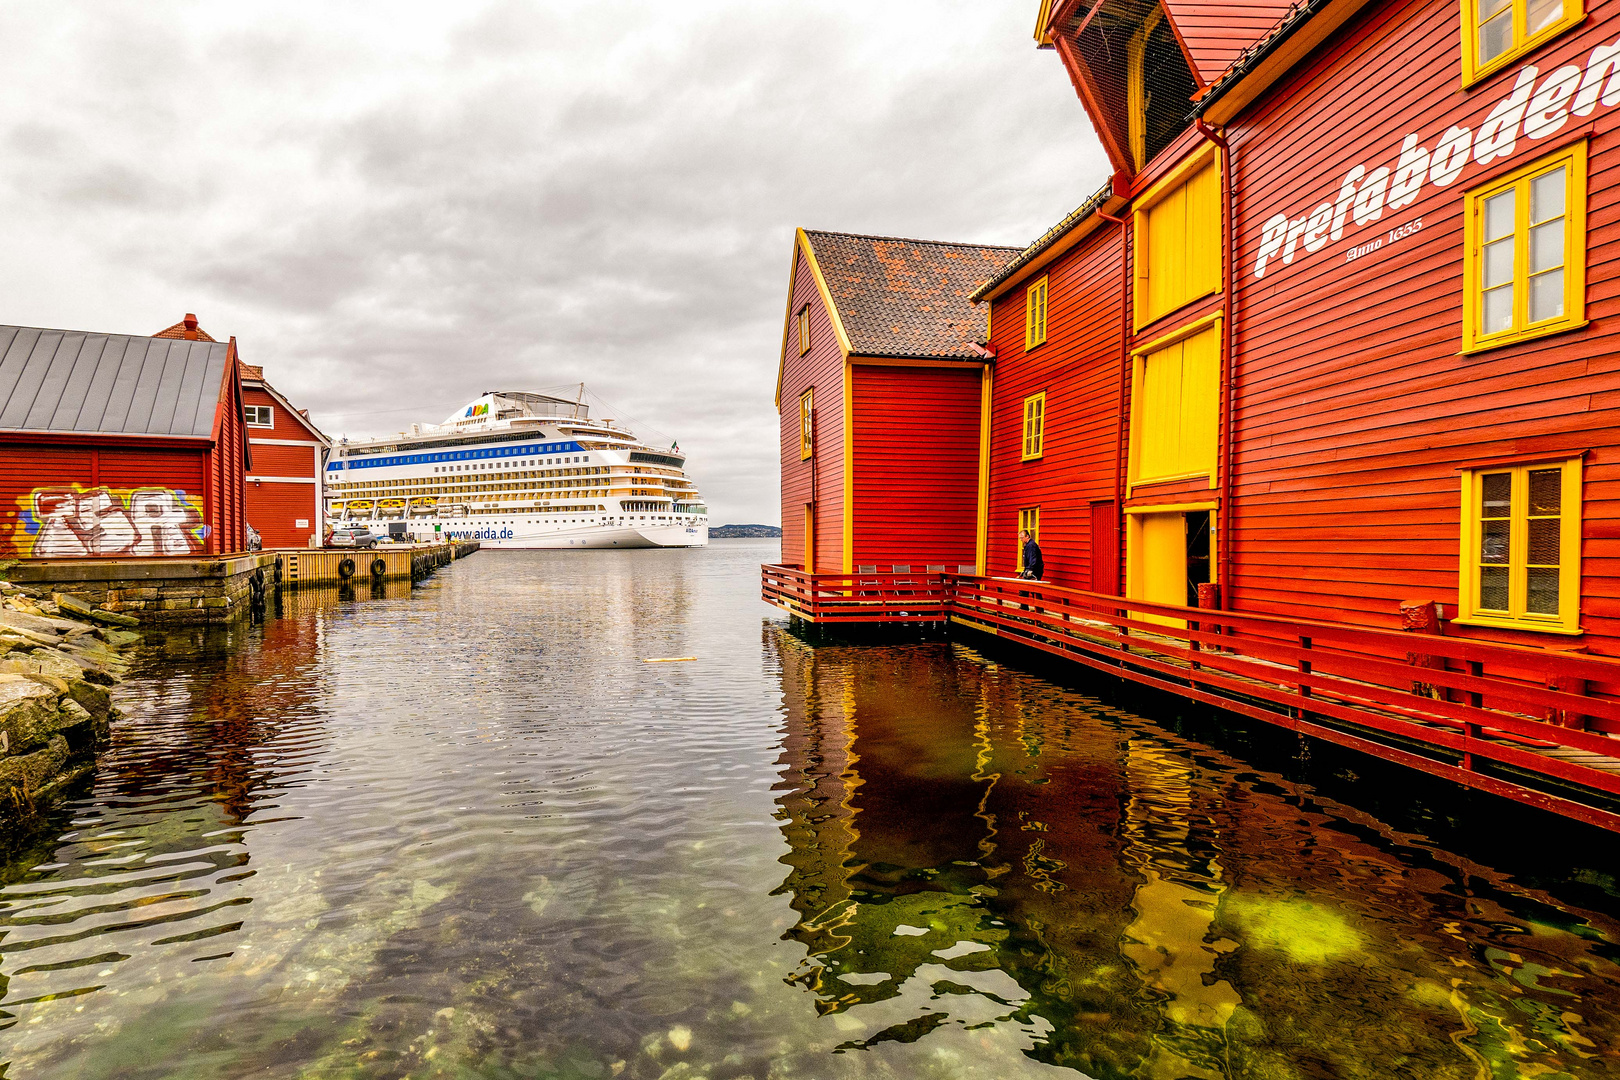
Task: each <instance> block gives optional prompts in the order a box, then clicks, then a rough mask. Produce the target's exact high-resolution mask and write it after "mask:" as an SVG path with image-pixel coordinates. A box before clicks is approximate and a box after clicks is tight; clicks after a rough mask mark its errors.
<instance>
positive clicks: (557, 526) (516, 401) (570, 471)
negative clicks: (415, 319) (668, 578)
mask: <svg viewBox="0 0 1620 1080" xmlns="http://www.w3.org/2000/svg"><path fill="white" fill-rule="evenodd" d="M581 397H582V398H583V394H582V395H581ZM685 464H686V458H685V456H684V455H683V454H682V453H681V452H680V450H679V448H678V447H669V448H660V447H654V446H650V445H648V444H646V443H644V442H642V441H641V440H640V439H638V438H637V437H636V436H635V435H634V434H633V433H632V432H630V431H628V430H626V429H624V428H622V427H619V426H617V425H616V424H615V423H614V422H613V421H612V420H597V419H592V418H591V416H590V406H588V405H586V404H585V403H584V402H583V400H579V401H569V400H567V399H565V398H556V397H549V396H547V395H545V394H531V393H525V392H520V391H494V392H490V393H486V394H484V395H482V396H480V397H479V398H478V399H476V400H475V401H472V402H470V403H469V404H468V405H466V406H465V407H463V408H462V409H460V410H458V411H457V412H456V413H455V414H454V415H452V416H450V417H448V418H447V419H446V420H445V421H444V422H443V423H441V424H437V425H420V424H413V425H411V429H410V430H409V431H407V432H402V433H400V434H399V435H398V436H397V437H395V438H391V439H374V440H371V441H368V442H343V443H341V444H340V445H338V446H337V447H335V448H334V451H333V456H332V458H331V460H330V462H329V463H328V465H327V471H326V500H327V502H326V506H327V513H328V517H329V519H330V520H333V521H360V522H364V523H366V524H368V525H370V526H371V527H372V529H373V531H375V532H378V533H393V534H395V535H400V534H407V535H410V536H413V537H415V538H417V539H433V538H439V539H476V540H479V541H482V543H483V544H484V546H485V547H494V548H566V547H575V548H611V547H622V548H631V547H698V546H702V545H705V544H707V543H708V542H709V518H708V508H707V507H705V506H704V505H703V503H702V500H701V498H700V497H699V495H698V492H697V488H696V487H695V486H694V485H693V483H692V481H691V480H689V479H687V476H686V473H685V471H684V467H685Z"/></svg>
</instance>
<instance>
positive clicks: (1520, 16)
mask: <svg viewBox="0 0 1620 1080" xmlns="http://www.w3.org/2000/svg"><path fill="white" fill-rule="evenodd" d="M1509 6H1510V7H1511V8H1512V9H1513V18H1512V22H1513V44H1511V45H1509V46H1508V48H1507V50H1506V51H1505V52H1503V53H1502V54H1501V55H1500V56H1493V57H1491V58H1490V59H1489V60H1486V61H1483V62H1482V61H1481V60H1480V50H1479V0H1462V84H1463V86H1465V87H1467V86H1472V85H1474V84H1475V83H1477V82H1479V81H1480V80H1481V79H1483V78H1485V77H1486V76H1488V75H1491V74H1494V73H1495V72H1497V71H1500V70H1501V69H1502V68H1504V67H1506V66H1507V65H1508V64H1511V63H1512V62H1513V61H1515V60H1517V59H1518V58H1519V57H1521V56H1523V55H1524V54H1525V53H1528V52H1531V51H1532V50H1534V49H1538V48H1540V47H1541V46H1542V45H1543V44H1545V43H1546V42H1548V41H1551V40H1552V39H1553V38H1555V37H1557V36H1558V35H1560V34H1562V33H1563V32H1564V31H1565V30H1568V29H1570V28H1571V27H1574V26H1576V25H1578V24H1579V23H1581V22H1582V21H1583V20H1584V19H1585V18H1586V3H1585V0H1564V14H1563V15H1562V16H1561V17H1560V18H1558V19H1555V20H1554V21H1553V22H1551V23H1549V24H1548V25H1546V26H1544V27H1542V28H1541V29H1540V30H1537V31H1536V32H1535V33H1533V34H1529V33H1526V30H1527V29H1528V22H1529V13H1530V2H1529V0H1509ZM1495 14H1497V12H1492V15H1495Z"/></svg>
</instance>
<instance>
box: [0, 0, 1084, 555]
mask: <svg viewBox="0 0 1620 1080" xmlns="http://www.w3.org/2000/svg"><path fill="white" fill-rule="evenodd" d="M1038 6H1039V5H1038V3H1037V2H1036V0H990V2H986V0H977V2H951V0H926V2H925V0H917V2H900V0H848V2H846V0H803V2H800V0H765V2H763V3H762V2H758V0H755V2H753V3H727V2H723V0H716V2H708V0H677V2H664V3H651V2H636V3H624V2H618V0H589V2H585V0H578V2H573V3H546V2H540V0H534V2H495V3H471V2H467V0H460V2H457V3H452V4H446V3H434V4H426V3H423V4H414V5H413V4H405V3H387V4H383V3H377V4H361V3H351V4H342V3H336V2H332V0H327V2H323V3H318V4H316V3H310V4H295V3H268V2H240V3H231V4H222V3H218V2H213V0H211V2H208V3H191V4H180V3H161V2H155V0H143V2H142V3H140V4H108V3H89V2H86V3H68V2H65V0H53V2H50V3H33V4H8V5H5V6H4V7H3V8H0V39H3V40H5V41H6V42H7V43H8V45H9V47H8V48H7V50H6V63H7V68H8V71H7V80H6V81H7V93H6V94H5V95H4V96H3V97H0V220H4V222H5V224H6V233H7V238H8V247H9V250H10V252H11V255H10V258H8V259H6V260H5V261H4V262H3V263H0V322H4V323H20V324H23V325H32V326H50V327H61V328H69V329H79V330H100V331H111V332H120V333H142V334H149V333H152V332H154V331H156V330H159V329H161V328H163V327H164V326H167V325H168V324H170V323H172V322H175V321H177V320H178V319H179V318H180V316H181V315H183V314H184V313H185V312H187V311H194V312H196V313H197V315H198V316H199V318H200V319H201V322H202V325H203V328H204V329H206V330H208V331H209V332H210V333H212V334H214V335H215V336H216V337H219V338H221V339H223V338H224V337H226V336H228V335H233V334H234V335H235V336H236V337H237V340H238V344H239V345H240V347H241V350H242V355H243V358H244V359H245V360H246V361H247V362H249V363H254V364H262V365H263V366H264V367H265V369H266V373H267V376H268V377H269V378H270V379H271V381H272V382H274V383H275V384H276V386H277V387H278V388H279V389H281V390H282V391H283V392H284V393H286V394H287V395H288V396H289V397H291V398H292V400H293V401H294V402H295V403H296V404H298V405H300V406H302V407H305V408H308V409H310V410H311V411H312V413H313V415H314V416H315V418H316V420H317V422H319V423H320V425H321V426H322V427H323V429H324V430H326V431H327V432H328V433H329V434H331V435H334V436H336V435H343V434H347V435H349V436H351V437H361V436H367V435H373V434H379V435H380V434H388V433H391V432H393V431H397V430H399V429H400V428H401V427H403V426H404V425H405V424H408V423H410V422H411V421H428V422H437V421H438V420H441V419H443V418H444V417H445V416H446V415H447V414H449V413H450V412H451V411H453V410H454V409H455V407H456V406H457V405H458V404H461V403H463V402H464V401H466V400H467V399H470V398H472V397H474V396H476V395H477V394H479V393H481V392H483V391H485V390H490V389H544V388H549V387H559V386H563V385H566V384H570V383H578V382H581V381H583V382H585V383H587V384H588V386H589V388H590V390H591V391H592V392H593V393H594V394H595V395H596V396H597V399H598V400H599V401H605V402H607V403H610V404H611V406H612V408H611V410H610V415H613V416H616V417H618V418H620V419H624V420H628V421H630V422H632V424H633V425H634V426H635V427H636V428H637V430H638V431H639V432H640V433H641V434H643V435H644V436H645V437H647V438H649V439H663V440H667V439H669V438H677V439H679V440H680V443H681V447H682V449H684V450H686V451H687V452H688V454H689V455H690V462H689V465H688V468H689V471H690V472H691V473H692V475H693V476H694V478H695V479H696V480H697V481H698V483H699V485H700V486H701V488H702V490H703V492H704V494H705V496H706V497H707V499H708V502H709V504H710V507H711V520H712V521H714V522H715V523H716V524H720V523H724V522H735V521H748V522H755V521H758V522H772V523H774V522H776V521H777V520H778V517H779V513H780V511H779V506H778V502H777V461H776V446H777V443H776V415H775V408H774V405H773V404H772V400H771V399H772V393H773V390H774V386H775V378H776V363H777V353H778V349H779V347H780V343H781V334H782V317H783V310H784V305H785V302H786V300H785V289H786V285H787V273H788V260H789V258H790V256H791V253H792V237H793V229H794V227H795V226H799V225H802V226H806V227H810V228H822V229H836V230H846V231H852V232H868V233H882V234H889V235H898V236H913V237H926V238H930V239H941V240H960V241H982V242H989V243H1011V244H1021V243H1027V242H1028V241H1029V240H1031V239H1033V238H1034V237H1035V236H1037V235H1038V234H1039V233H1040V232H1041V231H1043V230H1044V229H1045V228H1046V227H1047V226H1049V225H1050V224H1052V223H1053V222H1054V221H1056V220H1057V219H1058V218H1060V217H1061V216H1062V215H1063V214H1065V213H1067V212H1068V211H1069V210H1071V209H1073V208H1074V207H1075V206H1076V205H1078V204H1079V203H1080V202H1081V201H1083V200H1084V198H1085V197H1086V196H1087V195H1089V194H1090V193H1091V192H1093V191H1095V190H1096V189H1097V187H1098V186H1099V185H1100V184H1101V183H1102V181H1103V178H1104V177H1105V175H1106V172H1107V169H1106V165H1105V164H1104V159H1103V156H1102V153H1101V151H1100V150H1099V149H1098V147H1097V144H1096V140H1095V137H1094V136H1093V134H1092V131H1091V128H1090V125H1089V124H1088V122H1087V121H1086V119H1085V117H1084V115H1083V113H1082V111H1081V108H1080V105H1079V102H1078V101H1077V100H1076V98H1075V96H1074V92H1073V91H1072V89H1071V88H1070V86H1069V84H1068V80H1067V78H1066V76H1065V75H1064V73H1063V70H1062V67H1061V65H1060V64H1059V62H1058V60H1057V58H1056V57H1055V56H1054V55H1053V54H1052V53H1050V52H1040V51H1037V50H1036V49H1035V48H1034V44H1033V42H1032V40H1031V37H1030V32H1031V29H1032V27H1033V23H1034V18H1035V12H1036V9H1037V8H1038Z"/></svg>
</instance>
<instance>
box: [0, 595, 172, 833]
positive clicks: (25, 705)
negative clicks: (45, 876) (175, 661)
mask: <svg viewBox="0 0 1620 1080" xmlns="http://www.w3.org/2000/svg"><path fill="white" fill-rule="evenodd" d="M138 624H139V620H138V619H136V618H134V617H133V616H130V615H125V614H120V613H118V612H111V611H107V610H105V609H102V608H99V607H97V606H96V605H95V604H93V603H91V602H90V601H88V600H86V599H85V598H83V597H80V596H75V595H73V594H70V593H56V594H54V595H52V596H50V597H47V596H45V595H44V594H42V593H41V592H40V591H39V590H37V589H31V588H28V587H27V586H20V585H17V584H15V583H13V582H10V581H4V580H0V843H3V844H4V845H5V846H7V847H10V846H13V845H14V844H16V843H17V842H18V841H19V840H21V839H22V838H23V837H24V836H25V835H26V833H27V832H28V831H29V827H30V826H31V824H33V823H34V822H35V821H36V820H37V818H38V816H39V814H40V812H41V811H42V810H44V809H45V808H46V806H47V805H48V804H49V802H50V801H51V800H52V799H54V798H55V797H56V796H57V795H59V794H60V793H61V792H62V791H63V790H65V789H66V788H67V786H68V785H69V784H70V783H72V782H73V781H74V780H76V779H78V778H79V777H82V776H85V775H88V774H89V773H90V772H91V771H93V770H94V768H95V755H96V753H97V751H98V750H100V749H101V748H102V747H103V746H105V745H106V743H107V739H108V733H109V729H110V725H111V722H112V721H113V720H114V719H116V718H117V717H118V715H119V713H118V709H117V707H116V706H115V705H114V704H113V701H112V695H111V694H110V693H109V692H108V691H107V689H106V688H107V687H109V686H113V685H116V684H117V683H119V682H121V681H122V680H123V676H124V675H125V674H126V673H127V672H128V671H129V662H128V661H127V660H126V659H125V658H124V657H123V656H122V655H121V653H122V652H123V650H125V649H128V648H129V647H131V646H133V645H135V644H136V643H137V642H139V641H140V640H141V635H140V634H139V633H137V632H135V631H132V630H128V629H115V627H130V626H135V625H138Z"/></svg>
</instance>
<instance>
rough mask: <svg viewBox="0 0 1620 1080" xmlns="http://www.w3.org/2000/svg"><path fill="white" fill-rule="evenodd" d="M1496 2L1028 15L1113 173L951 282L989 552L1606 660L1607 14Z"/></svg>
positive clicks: (1101, 8)
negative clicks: (1436, 612)
mask: <svg viewBox="0 0 1620 1080" xmlns="http://www.w3.org/2000/svg"><path fill="white" fill-rule="evenodd" d="M1496 7H1499V8H1500V9H1501V11H1502V12H1505V14H1502V15H1501V16H1500V17H1497V16H1495V15H1493V16H1492V19H1491V20H1487V21H1488V23H1489V25H1485V26H1480V25H1475V23H1477V22H1478V18H1477V15H1468V16H1467V20H1466V21H1467V23H1468V25H1463V23H1464V21H1465V20H1464V18H1463V15H1460V14H1459V10H1458V8H1457V7H1456V6H1455V5H1454V4H1450V3H1442V2H1440V0H1409V2H1405V3H1399V2H1371V0H1369V2H1345V0H1341V2H1339V3H1336V4H1334V3H1324V4H1308V5H1301V6H1298V7H1295V8H1283V7H1280V6H1278V5H1276V4H1223V5H1219V6H1218V7H1217V8H1216V9H1212V8H1209V7H1207V6H1198V7H1192V6H1189V5H1180V4H1174V3H1166V4H1162V5H1161V4H1159V3H1157V2H1153V3H1144V2H1141V0H1128V2H1115V3H1109V4H1098V5H1095V7H1093V6H1090V5H1087V4H1084V3H1057V4H1053V5H1049V6H1047V7H1044V8H1043V10H1042V11H1041V20H1042V21H1041V25H1040V27H1039V30H1038V36H1040V37H1042V38H1043V40H1044V41H1045V42H1046V43H1050V44H1052V45H1053V46H1055V48H1056V51H1057V53H1058V55H1059V57H1060V58H1061V60H1062V62H1063V63H1064V65H1065V67H1066V68H1067V69H1068V72H1069V74H1070V76H1071V78H1072V80H1073V82H1074V85H1075V87H1076V89H1077V91H1078V93H1079V97H1080V99H1081V101H1082V103H1083V104H1084V105H1085V107H1086V108H1087V109H1088V111H1089V112H1090V113H1091V116H1092V118H1093V121H1094V122H1095V124H1096V127H1097V130H1098V133H1099V136H1100V137H1101V141H1102V143H1103V146H1104V148H1105V149H1106V151H1107V152H1108V154H1109V157H1110V159H1111V162H1112V164H1113V166H1114V168H1115V175H1114V177H1113V180H1112V181H1111V182H1110V184H1109V185H1108V186H1107V187H1106V188H1105V189H1104V191H1102V192H1100V193H1098V195H1097V196H1095V197H1094V198H1093V199H1091V200H1089V201H1088V202H1087V204H1086V205H1085V206H1083V207H1082V208H1081V209H1080V210H1079V211H1077V212H1076V213H1075V214H1073V215H1071V216H1070V217H1069V218H1068V219H1066V220H1065V221H1064V222H1062V223H1060V224H1059V225H1058V226H1057V227H1056V228H1054V229H1053V230H1052V231H1051V232H1050V233H1048V234H1047V235H1046V236H1044V237H1042V238H1041V239H1040V240H1039V241H1037V242H1036V243H1035V244H1034V245H1032V246H1031V247H1030V248H1028V249H1026V250H1025V251H1024V252H1023V253H1021V254H1020V255H1019V256H1018V257H1017V258H1015V259H1014V260H1013V261H1012V262H1011V263H1010V264H1009V265H1008V267H1007V268H1006V269H1005V270H1003V272H1002V273H1001V274H999V275H998V276H997V278H996V279H994V280H993V281H992V282H991V283H989V285H987V286H986V287H985V288H983V289H981V290H980V291H979V293H978V296H979V298H980V299H984V300H988V301H990V302H991V304H992V307H993V312H994V313H993V316H992V319H991V325H992V327H994V333H993V335H992V338H991V341H990V349H991V351H993V352H994V353H995V354H996V357H997V359H996V378H995V395H994V402H993V407H992V422H991V430H992V438H991V448H992V449H991V468H990V474H991V483H990V498H989V500H988V506H987V513H988V522H987V532H988V535H989V537H990V545H989V567H990V569H991V570H992V571H993V572H1007V571H1009V570H1011V569H1012V567H1013V563H1014V560H1015V558H1016V553H1015V548H1014V542H1013V536H1014V533H1015V531H1016V528H1017V524H1018V522H1019V520H1020V517H1021V516H1022V517H1023V518H1024V519H1026V520H1029V519H1033V518H1037V517H1038V519H1039V524H1040V528H1041V535H1042V540H1043V546H1044V548H1045V549H1046V551H1047V566H1048V568H1049V576H1050V577H1052V578H1053V579H1054V580H1057V581H1061V582H1063V583H1065V584H1074V585H1078V586H1082V587H1088V588H1093V589H1096V590H1099V591H1115V589H1114V588H1108V586H1109V585H1110V583H1117V585H1116V587H1117V588H1118V589H1119V590H1120V591H1122V592H1124V593H1125V594H1126V595H1130V596H1137V597H1143V598H1150V599H1155V600H1160V601H1167V602H1169V601H1179V602H1186V601H1187V600H1188V599H1190V598H1192V597H1194V596H1195V593H1194V591H1193V586H1194V585H1196V584H1197V583H1198V582H1199V581H1214V582H1217V583H1219V584H1220V586H1221V587H1222V590H1223V592H1224V603H1225V605H1226V606H1228V607H1229V608H1233V609H1240V610H1246V611H1255V612H1270V613H1279V614H1290V615H1306V616H1310V617H1313V618H1322V619H1330V620H1343V621H1346V622H1350V623H1354V624H1359V625H1384V626H1394V625H1399V623H1400V620H1401V604H1402V602H1403V601H1410V600H1428V601H1434V602H1437V603H1439V604H1440V605H1441V609H1442V611H1443V613H1444V616H1445V618H1446V620H1447V622H1448V623H1449V626H1448V628H1447V632H1448V633H1454V634H1459V635H1467V636H1474V637H1482V638H1489V639H1493V640H1499V641H1511V642H1516V643H1520V644H1530V645H1534V646H1537V647H1545V648H1567V647H1570V646H1580V647H1584V648H1586V649H1589V650H1590V651H1593V652H1603V653H1611V654H1612V653H1615V652H1616V651H1620V640H1617V634H1616V632H1617V631H1620V622H1617V621H1616V619H1617V617H1620V587H1617V586H1616V584H1615V578H1614V574H1613V570H1614V569H1615V566H1616V563H1615V561H1614V560H1615V559H1616V558H1620V545H1617V541H1620V511H1616V510H1614V509H1613V507H1615V506H1620V501H1617V497H1620V489H1615V490H1613V491H1611V489H1610V486H1611V485H1613V484H1614V483H1615V482H1616V481H1617V480H1620V471H1617V470H1620V433H1617V431H1616V425H1615V420H1616V419H1617V415H1616V414H1615V413H1612V412H1610V411H1609V410H1610V409H1611V408H1613V407H1614V406H1613V403H1611V402H1610V400H1609V399H1610V397H1614V396H1615V394H1616V392H1617V391H1620V362H1617V361H1614V360H1613V359H1611V358H1612V357H1613V356H1614V355H1615V354H1614V352H1613V350H1611V349H1609V348H1608V346H1607V337H1608V330H1607V329H1606V317H1607V316H1608V315H1610V314H1611V313H1612V312H1613V310H1614V307H1615V304H1616V299H1615V292H1616V289H1615V287H1614V285H1613V284H1612V283H1611V282H1610V281H1609V278H1610V277H1612V275H1611V274H1610V273H1609V272H1608V271H1606V270H1605V269H1604V268H1605V267H1606V266H1607V265H1608V263H1609V262H1611V261H1612V260H1610V259H1608V257H1607V256H1608V255H1609V254H1610V253H1611V250H1610V249H1611V248H1612V247H1613V246H1614V244H1615V243H1616V241H1615V240H1614V238H1613V236H1612V235H1611V234H1615V233H1617V232H1620V230H1617V229H1616V227H1615V226H1616V225H1617V224H1620V221H1617V220H1616V219H1617V218H1620V211H1617V210H1615V208H1614V206H1613V204H1614V202H1615V200H1614V198H1613V196H1612V195H1610V194H1609V193H1608V189H1609V187H1611V186H1612V185H1610V184H1608V183H1607V182H1606V181H1607V178H1608V176H1609V174H1610V171H1611V170H1609V169H1608V168H1607V163H1608V161H1609V160H1610V159H1609V157H1608V156H1606V155H1609V154H1611V153H1613V152H1614V146H1615V135H1614V131H1613V129H1614V121H1613V120H1612V119H1611V116H1612V115H1615V114H1614V111H1613V109H1612V106H1613V105H1614V104H1616V103H1620V79H1616V76H1615V70H1616V65H1617V62H1620V40H1616V38H1617V35H1620V19H1616V18H1615V14H1616V12H1620V5H1615V4H1612V3H1607V4H1593V5H1591V7H1590V9H1589V10H1588V9H1580V8H1578V6H1576V5H1575V4H1573V3H1572V2H1571V3H1567V4H1564V5H1559V4H1557V3H1554V4H1552V5H1551V6H1548V5H1545V4H1541V5H1535V11H1534V13H1533V16H1532V14H1530V13H1528V12H1529V9H1528V8H1526V7H1525V4H1524V3H1523V0H1516V2H1514V0H1508V2H1505V3H1504V4H1498V5H1496ZM1532 20H1533V21H1535V23H1536V25H1535V26H1534V27H1531V26H1530V21H1532ZM1120 41H1124V42H1126V43H1127V47H1125V48H1124V49H1123V50H1121V49H1118V48H1115V47H1114V46H1115V45H1117V43H1119V42H1120ZM1611 80H1613V81H1614V82H1615V85H1614V86H1611V85H1610V82H1611ZM1560 184H1561V185H1563V186H1562V187H1560V186H1559V185H1560ZM1493 213H1494V214H1495V215H1496V217H1495V218H1494V219H1492V218H1491V217H1490V215H1491V214H1493ZM1538 245H1539V246H1538ZM1493 260H1494V261H1493ZM1037 293H1039V297H1038V299H1037V298H1036V294H1037ZM1037 305H1038V306H1039V308H1040V309H1041V311H1042V313H1043V316H1042V317H1043V318H1044V319H1045V320H1046V322H1047V323H1048V325H1043V326H1041V327H1039V328H1038V332H1037V331H1031V330H1030V329H1029V328H1028V327H1027V325H1026V324H1027V323H1028V322H1029V320H1030V319H1031V318H1033V316H1032V315H1031V314H1030V313H1031V312H1032V311H1034V310H1035V308H1036V306H1037ZM1046 312H1049V314H1045V313H1046ZM1041 395H1044V398H1042V397H1041ZM1032 399H1037V401H1038V407H1039V408H1040V409H1041V410H1042V413H1041V417H1042V419H1041V424H1043V425H1044V427H1043V428H1042V430H1040V431H1039V432H1038V434H1037V442H1038V443H1039V446H1038V449H1037V452H1035V453H1031V452H1030V450H1031V447H1030V446H1029V445H1028V443H1029V438H1028V434H1027V432H1026V430H1025V429H1026V428H1027V427H1028V426H1029V422H1030V421H1029V417H1027V416H1026V415H1025V414H1026V411H1027V410H1029V409H1031V408H1034V407H1036V405H1034V404H1032ZM1617 400H1620V399H1617ZM1110 504H1112V505H1110Z"/></svg>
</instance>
